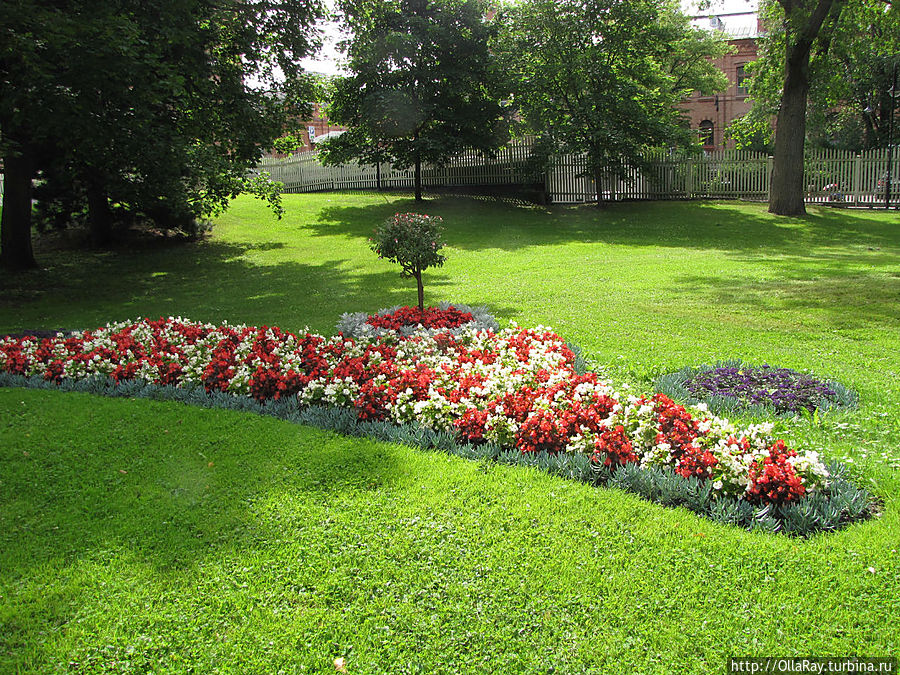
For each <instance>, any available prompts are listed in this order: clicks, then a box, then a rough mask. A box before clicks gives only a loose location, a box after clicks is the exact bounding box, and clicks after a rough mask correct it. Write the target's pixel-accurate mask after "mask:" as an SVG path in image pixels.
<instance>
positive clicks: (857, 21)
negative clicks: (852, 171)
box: [733, 0, 900, 150]
mask: <svg viewBox="0 0 900 675" xmlns="http://www.w3.org/2000/svg"><path fill="white" fill-rule="evenodd" d="M764 11H765V14H764V16H765V17H766V21H767V23H768V24H770V25H771V26H772V28H771V29H770V30H768V31H767V33H766V34H765V35H764V36H763V37H762V39H761V43H760V58H759V59H758V60H757V61H755V62H754V63H753V64H751V66H750V67H751V69H752V78H751V81H750V93H751V96H752V98H753V108H752V109H751V111H750V113H748V114H747V115H745V116H744V117H743V118H740V119H739V120H737V121H736V122H735V124H734V125H733V126H734V127H735V131H736V132H737V133H736V134H735V135H736V136H738V137H740V138H742V139H744V140H745V141H751V140H752V139H753V134H751V133H749V132H752V131H757V134H756V135H757V136H758V137H762V136H765V135H766V133H768V134H769V135H770V134H771V129H770V126H771V125H770V121H771V119H772V118H774V116H775V115H776V114H777V112H778V108H779V105H780V101H781V94H782V88H783V84H784V69H785V63H784V59H785V54H786V49H785V44H784V40H785V36H784V30H783V25H784V23H783V10H782V9H781V6H780V5H778V4H777V3H772V4H770V5H769V6H768V7H767V8H764ZM898 64H900V9H898V8H897V6H896V5H892V4H890V3H886V2H884V0H848V2H847V4H846V6H845V7H844V8H843V9H842V11H841V14H840V17H839V19H838V20H837V22H836V23H835V26H834V29H833V34H832V37H831V45H830V48H829V49H828V50H827V51H817V52H815V53H814V54H812V56H811V58H810V69H809V79H810V87H809V95H808V100H807V106H806V142H807V143H809V144H813V145H817V146H820V147H836V148H841V149H846V150H864V149H872V148H884V147H887V145H888V142H889V138H888V130H889V126H890V118H891V115H890V112H891V102H892V101H891V95H890V93H889V92H890V88H891V86H892V77H893V69H894V67H895V66H896V65H898ZM758 132H762V133H758ZM744 144H745V145H748V143H746V142H745V143H744Z"/></svg>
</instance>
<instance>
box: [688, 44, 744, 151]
mask: <svg viewBox="0 0 900 675" xmlns="http://www.w3.org/2000/svg"><path fill="white" fill-rule="evenodd" d="M728 43H729V44H731V45H733V46H734V47H735V48H736V51H735V52H734V53H733V54H726V55H725V56H723V57H722V58H718V59H715V60H714V61H713V63H715V65H716V66H717V67H718V68H719V69H720V70H721V71H722V72H723V73H725V75H726V76H727V77H728V89H726V90H725V91H724V92H719V93H718V94H716V95H714V96H699V95H697V94H693V95H692V96H690V97H689V98H688V99H687V100H686V101H685V102H684V103H683V104H682V107H683V108H684V112H685V116H686V117H687V118H688V119H689V120H690V123H691V129H699V128H700V123H701V122H703V121H704V120H708V121H710V122H712V123H713V142H712V144H709V145H704V147H705V148H706V149H709V150H713V149H722V148H725V147H734V143H733V142H730V141H728V142H725V133H724V132H725V129H726V128H727V127H728V125H729V124H730V123H731V121H732V120H733V119H735V118H737V117H741V116H742V115H745V114H746V113H747V112H748V111H749V110H750V101H749V99H748V98H747V95H746V94H745V93H741V92H739V91H738V87H737V70H738V66H741V65H744V64H747V63H749V62H751V61H754V60H756V56H757V52H756V40H755V39H754V38H743V39H738V40H729V41H728Z"/></svg>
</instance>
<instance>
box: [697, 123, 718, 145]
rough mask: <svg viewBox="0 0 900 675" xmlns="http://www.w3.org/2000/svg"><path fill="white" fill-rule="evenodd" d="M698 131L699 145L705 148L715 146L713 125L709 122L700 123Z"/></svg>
mask: <svg viewBox="0 0 900 675" xmlns="http://www.w3.org/2000/svg"><path fill="white" fill-rule="evenodd" d="M698 131H699V133H700V143H701V144H703V145H705V146H711V145H715V125H714V124H713V123H712V122H711V121H710V120H703V121H702V122H700V127H699V129H698Z"/></svg>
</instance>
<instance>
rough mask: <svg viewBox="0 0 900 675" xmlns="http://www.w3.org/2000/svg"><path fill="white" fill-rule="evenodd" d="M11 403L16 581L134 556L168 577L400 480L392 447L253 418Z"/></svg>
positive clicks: (4, 541) (51, 396)
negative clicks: (45, 568)
mask: <svg viewBox="0 0 900 675" xmlns="http://www.w3.org/2000/svg"><path fill="white" fill-rule="evenodd" d="M13 398H15V399H16V408H15V412H16V413H17V414H16V419H15V421H14V422H12V423H11V424H10V425H9V426H8V427H7V428H5V429H4V430H3V431H2V432H0V439H4V440H5V441H7V442H6V443H3V446H5V448H4V450H3V451H2V452H0V457H2V460H3V463H4V479H3V483H4V490H3V494H2V496H0V509H2V511H3V513H4V516H3V518H2V521H3V523H4V526H3V527H2V528H0V568H2V569H3V570H4V573H3V575H2V576H3V577H4V578H5V581H9V580H10V576H9V575H10V574H14V573H23V572H24V571H25V570H27V569H31V568H40V567H41V566H42V565H45V564H47V563H50V564H56V562H59V561H65V563H66V564H67V565H69V564H72V563H73V562H75V561H76V560H81V559H84V560H95V561H96V560H98V559H99V560H104V561H105V562H104V564H106V563H108V562H110V561H112V560H115V559H120V560H121V559H127V558H128V556H129V555H130V556H133V557H134V558H136V559H137V560H138V561H140V562H141V563H144V564H150V565H152V566H153V567H154V568H160V569H166V568H183V567H184V566H186V565H192V564H195V563H196V562H198V561H199V560H202V559H206V558H207V557H210V556H211V557H215V558H221V557H222V556H223V555H225V556H227V555H229V554H230V553H231V552H232V551H235V552H237V551H240V552H244V553H246V552H247V551H248V550H251V549H255V548H258V547H263V546H273V545H277V542H278V541H280V540H285V538H286V537H291V536H298V533H299V534H302V532H303V531H304V530H307V531H309V530H316V529H319V528H321V527H322V524H321V522H320V521H321V520H323V519H325V518H326V517H327V513H326V512H327V511H328V509H329V507H331V506H333V505H334V503H335V502H337V501H339V500H346V499H357V498H358V497H357V496H355V495H358V493H360V492H365V493H374V492H377V491H378V490H381V489H382V488H386V487H389V486H391V485H393V484H395V483H396V482H397V481H399V480H401V479H402V478H401V472H400V470H399V469H398V466H397V457H396V455H395V451H392V449H391V447H390V446H387V445H386V444H376V443H373V442H371V441H368V440H365V439H353V438H345V437H339V436H337V435H335V434H331V433H328V432H322V431H319V430H315V429H311V428H307V427H298V426H296V425H292V424H288V423H285V422H280V421H276V420H270V419H266V418H261V417H257V416H254V415H247V414H242V413H233V412H226V411H217V410H203V409H198V408H191V407H188V406H185V405H183V404H178V403H159V402H151V401H123V400H111V399H102V398H97V397H90V398H88V395H84V394H65V393H59V392H37V391H25V392H22V391H15V390H0V401H2V402H5V403H6V404H7V405H9V402H10V401H11V400H12V399H13ZM20 399H21V401H22V402H21V404H20V403H19V400H20ZM10 407H11V406H10ZM63 418H64V419H66V424H65V425H58V424H52V423H50V424H47V423H46V420H51V419H63ZM42 420H44V421H42ZM38 426H40V427H42V429H41V430H40V431H37V430H36V429H37V427H38ZM25 434H28V436H29V437H30V438H28V437H26V435H25ZM16 436H17V437H18V438H19V440H18V442H10V441H11V440H12V441H15V437H16ZM32 439H34V440H32ZM123 556H124V558H123ZM54 561H56V562H54Z"/></svg>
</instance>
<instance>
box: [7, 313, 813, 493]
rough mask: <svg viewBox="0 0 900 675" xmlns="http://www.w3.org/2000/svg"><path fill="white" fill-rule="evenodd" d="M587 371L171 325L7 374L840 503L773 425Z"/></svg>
mask: <svg viewBox="0 0 900 675" xmlns="http://www.w3.org/2000/svg"><path fill="white" fill-rule="evenodd" d="M574 360H575V358H574V354H573V352H572V350H571V349H570V348H569V347H568V346H567V345H566V344H565V342H564V341H563V340H562V339H561V338H560V337H559V336H558V335H556V334H554V333H553V332H551V331H550V330H547V329H545V328H541V327H539V328H536V329H523V328H518V327H513V328H509V329H506V330H502V331H499V332H496V333H495V332H493V331H468V332H463V333H461V334H460V335H456V336H454V335H450V334H448V333H437V334H431V333H428V332H427V331H423V332H422V333H416V334H413V335H411V336H406V337H404V336H399V335H397V334H396V333H389V334H386V335H383V336H379V337H370V338H365V339H359V340H354V339H351V338H348V337H345V336H343V335H337V336H334V337H330V338H326V337H323V336H320V335H313V334H303V335H293V334H291V333H287V332H284V331H281V330H280V329H278V328H274V327H273V328H269V327H265V326H263V327H261V328H255V327H248V326H230V325H221V326H215V325H211V324H200V323H193V322H190V321H186V320H183V319H160V320H157V321H150V320H140V321H136V322H123V323H117V324H110V325H108V326H106V327H104V328H100V329H98V330H95V331H86V332H84V333H81V334H75V335H72V336H69V337H64V336H60V337H58V338H52V339H37V338H32V337H24V338H6V339H4V340H2V341H0V371H6V372H7V373H12V374H15V375H22V376H25V377H40V378H42V379H43V380H45V381H51V382H64V381H71V380H84V379H87V378H91V377H93V376H96V375H105V376H109V377H110V378H112V379H113V380H114V381H115V382H127V381H131V380H145V381H148V382H153V383H156V384H159V385H173V386H177V387H187V388H190V387H194V388H201V387H202V388H203V389H204V390H206V391H207V392H212V393H215V392H226V393H230V394H235V395H247V396H252V397H253V398H254V399H256V400H258V401H279V400H284V399H290V400H293V401H296V402H298V403H299V404H300V405H301V406H307V407H308V406H313V405H316V404H319V405H327V406H338V407H341V408H346V409H349V410H352V411H353V413H354V415H355V416H356V418H357V419H358V420H361V421H364V422H377V421H381V420H384V421H389V422H393V423H396V424H400V425H404V424H411V423H413V424H416V425H421V426H423V427H425V428H426V429H430V430H432V431H434V432H442V433H446V434H453V435H454V436H456V437H457V438H459V439H462V440H463V441H468V442H470V443H473V444H476V445H477V444H490V445H491V446H492V447H500V448H511V449H515V450H516V452H518V453H521V454H522V455H533V456H536V457H537V456H546V455H550V456H553V455H559V456H564V455H577V456H581V457H586V458H590V463H591V465H592V466H594V467H595V469H596V470H597V471H598V473H603V474H604V475H607V476H611V475H613V473H614V472H616V471H618V470H620V469H622V468H623V467H628V468H634V467H637V468H640V469H642V470H653V469H665V470H667V471H670V472H672V473H674V474H675V475H677V476H679V477H680V478H683V479H686V480H689V481H694V482H693V483H691V485H694V484H697V485H699V484H702V485H704V486H706V488H705V489H706V490H707V492H708V494H709V495H711V496H712V498H713V499H715V498H716V495H719V497H720V498H721V499H723V500H726V501H727V500H729V499H739V500H740V501H742V502H744V503H746V504H750V505H757V506H759V507H765V506H767V505H768V506H784V505H789V504H793V503H797V502H799V501H800V500H801V499H804V498H809V497H811V496H815V495H827V494H828V491H829V487H830V486H829V481H830V478H831V476H830V473H829V470H828V469H827V468H826V467H825V465H824V464H823V463H822V462H821V461H820V459H819V457H818V455H817V454H816V453H815V452H811V451H798V450H796V449H791V448H788V447H787V446H786V445H785V443H784V442H783V441H781V440H779V439H776V438H774V437H773V435H772V425H771V424H760V425H753V426H749V427H747V428H743V429H740V428H736V427H735V426H734V425H732V424H731V423H729V422H728V421H727V420H724V419H721V418H718V417H716V416H715V415H710V414H709V413H708V412H707V410H706V409H705V408H704V407H703V406H698V407H696V408H692V409H688V408H686V407H684V406H681V405H678V404H676V403H675V402H674V401H672V400H671V399H670V398H669V397H668V396H666V395H664V394H656V395H653V396H633V395H629V394H627V393H626V392H625V391H620V390H617V389H616V388H614V387H613V385H612V384H610V383H609V382H606V381H604V380H603V379H601V378H600V377H599V376H598V375H597V374H596V373H585V374H581V375H579V374H577V373H576V371H575V369H574ZM691 489H693V488H691Z"/></svg>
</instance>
